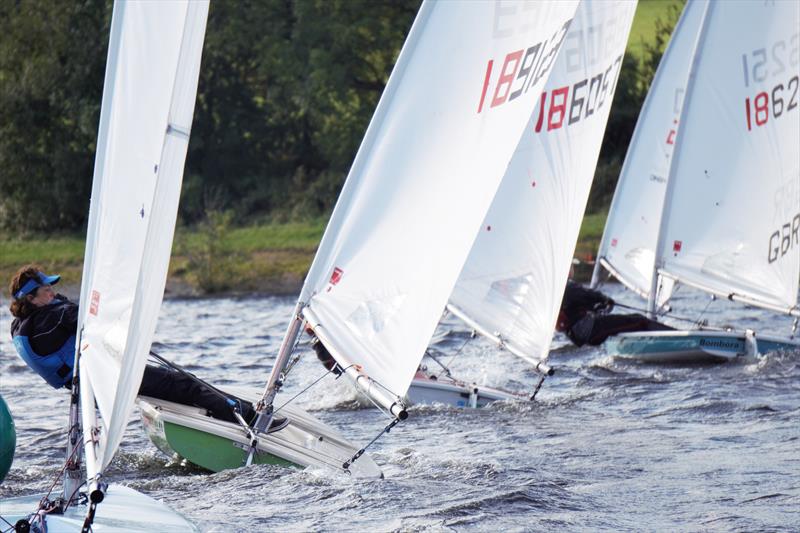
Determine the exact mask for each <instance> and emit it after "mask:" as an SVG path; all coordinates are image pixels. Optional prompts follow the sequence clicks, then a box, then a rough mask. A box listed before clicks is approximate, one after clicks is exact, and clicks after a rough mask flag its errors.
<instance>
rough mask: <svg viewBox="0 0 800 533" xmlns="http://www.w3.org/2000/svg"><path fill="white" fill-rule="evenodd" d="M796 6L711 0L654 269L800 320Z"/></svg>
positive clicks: (799, 10)
mask: <svg viewBox="0 0 800 533" xmlns="http://www.w3.org/2000/svg"><path fill="white" fill-rule="evenodd" d="M799 34H800V4H798V3H797V2H755V1H753V2H725V3H722V2H720V3H716V2H712V3H711V4H710V5H709V6H708V13H707V15H706V17H705V20H704V23H703V28H702V29H701V34H700V38H699V39H700V40H699V43H698V50H697V52H696V54H695V57H694V64H693V66H692V71H691V75H690V78H689V85H688V87H687V93H686V98H685V102H684V107H683V112H682V114H681V119H680V122H681V129H680V131H679V132H678V135H677V140H676V146H675V154H674V157H673V158H672V167H671V169H670V175H669V181H668V185H667V192H666V198H665V206H664V213H663V217H662V222H661V233H660V237H659V241H658V248H657V254H656V265H657V268H658V272H659V273H660V274H661V275H664V276H667V277H671V278H673V279H674V280H676V281H678V282H680V283H685V284H687V285H692V286H695V287H698V288H701V289H703V290H706V291H708V292H711V293H714V294H718V295H722V296H725V297H729V298H731V299H734V300H736V299H738V300H742V301H745V302H748V303H751V304H753V305H757V306H761V307H764V308H768V309H773V310H776V311H780V312H785V313H791V314H793V315H795V316H800V309H798V307H797V298H798V294H797V292H798V280H800V109H798V107H799V104H800V101H799V100H798V99H799V98H800V95H799V94H798V91H799V88H798V80H800V58H799V57H798V44H799V43H798V38H799V37H800V35H799Z"/></svg>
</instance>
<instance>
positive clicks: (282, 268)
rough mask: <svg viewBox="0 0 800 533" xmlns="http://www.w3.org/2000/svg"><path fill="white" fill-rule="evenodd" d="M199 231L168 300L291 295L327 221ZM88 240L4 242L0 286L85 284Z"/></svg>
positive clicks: (177, 262) (181, 245) (184, 236)
mask: <svg viewBox="0 0 800 533" xmlns="http://www.w3.org/2000/svg"><path fill="white" fill-rule="evenodd" d="M213 218H214V217H212V218H211V219H210V220H209V222H207V223H206V224H203V225H201V226H198V227H195V228H185V227H179V228H178V230H177V231H176V235H175V243H174V245H173V250H172V259H171V261H170V271H169V280H168V282H167V291H168V293H171V294H174V295H203V294H220V293H221V294H229V293H247V292H258V293H262V294H294V293H296V292H297V291H298V290H299V289H300V285H301V284H302V282H303V279H304V278H305V275H306V272H307V271H308V267H309V266H310V264H311V260H312V259H313V257H314V252H315V250H316V248H317V244H318V243H319V240H320V238H321V237H322V232H323V231H324V228H325V221H324V220H316V221H311V222H297V223H287V224H274V223H273V224H263V225H253V226H247V227H240V228H235V227H231V226H230V225H228V224H227V223H226V221H224V220H216V221H214V220H213ZM605 218H606V215H605V213H599V214H592V215H587V216H586V218H585V219H584V221H583V225H582V227H581V234H580V239H579V241H578V246H577V247H576V251H575V256H576V257H578V258H580V259H581V260H588V259H591V258H593V257H594V255H595V254H596V252H597V246H598V245H599V243H600V238H601V236H602V234H603V225H604V224H605ZM83 252H84V240H83V237H82V236H77V235H59V236H49V237H45V236H31V237H28V238H26V239H25V240H18V239H13V238H9V236H8V235H0V279H1V280H2V283H3V289H4V290H5V289H6V287H7V283H8V280H10V279H11V276H13V274H14V272H15V271H16V270H17V268H19V267H20V266H21V265H24V264H27V263H39V264H40V265H42V267H43V268H44V269H45V271H46V272H48V273H58V274H61V275H62V277H63V279H64V282H66V283H68V284H73V285H77V284H78V283H80V277H81V269H82V267H83Z"/></svg>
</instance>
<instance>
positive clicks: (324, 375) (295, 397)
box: [274, 363, 341, 413]
mask: <svg viewBox="0 0 800 533" xmlns="http://www.w3.org/2000/svg"><path fill="white" fill-rule="evenodd" d="M335 368H341V367H339V364H338V363H337V364H336V365H334V366H333V367H332V368H331V369H330V370H327V371H326V372H325V373H324V374H322V375H321V376H320V377H318V378H317V379H316V380H314V382H313V383H311V385H309V386H308V387H306V388H305V389H303V390H301V391H300V392H298V393H297V394H295V395H294V396H292V397H291V398H290V399H289V400H287V401H286V402H285V403H284V404H283V405H281V406H280V407H278V408H277V409H275V411H274V412H275V413H277V412H278V411H280V410H281V409H283V408H284V407H286V406H287V405H289V404H290V403H292V402H293V401H295V400H296V399H297V397H298V396H300V395H302V394H305V393H306V392H307V391H308V390H309V389H310V388H311V387H313V386H314V385H316V384H317V383H319V382H320V381H322V380H323V379H324V378H325V377H326V376H327V375H328V374H332V373H333V371H334V369H335ZM336 379H339V378H336Z"/></svg>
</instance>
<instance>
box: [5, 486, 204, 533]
mask: <svg viewBox="0 0 800 533" xmlns="http://www.w3.org/2000/svg"><path fill="white" fill-rule="evenodd" d="M41 498H42V496H41V495H38V496H21V497H18V498H9V499H7V500H3V501H0V516H2V517H3V518H4V519H5V520H6V521H8V522H10V523H11V524H15V523H16V522H17V521H18V520H21V519H24V518H28V516H29V515H30V514H31V513H32V512H33V511H35V510H36V509H37V507H38V505H39V500H40V499H41ZM86 511H87V506H86V504H85V503H84V504H77V505H74V506H72V507H70V508H69V509H67V511H66V512H65V513H64V514H48V515H46V518H45V520H46V522H45V523H46V526H47V529H46V531H47V532H48V533H67V532H70V533H71V532H75V531H80V530H81V527H82V526H83V521H84V518H85V517H86ZM3 529H5V528H3ZM32 531H33V529H32ZM92 531H94V532H96V533H101V532H103V533H106V532H108V533H125V532H137V531H141V532H147V533H152V532H153V531H159V532H163V533H173V532H174V533H178V532H181V533H184V532H190V531H199V530H198V529H197V527H195V525H194V524H192V523H191V522H189V521H188V520H187V519H186V518H185V517H183V516H182V515H181V514H179V513H177V512H176V511H174V510H172V509H171V508H170V507H169V506H167V505H166V504H165V503H163V502H160V501H158V500H155V499H153V498H151V497H150V496H146V495H144V494H142V493H140V492H136V491H135V490H133V489H131V488H128V487H124V486H122V485H110V486H109V487H108V489H107V491H106V496H105V498H104V499H103V501H102V502H100V503H99V504H97V508H96V512H95V517H94V523H93V525H92Z"/></svg>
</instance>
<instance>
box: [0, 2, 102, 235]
mask: <svg viewBox="0 0 800 533" xmlns="http://www.w3.org/2000/svg"><path fill="white" fill-rule="evenodd" d="M110 15H111V10H110V3H109V2H107V1H105V0H93V1H92V0H87V1H82V2H60V1H58V0H39V1H36V2H33V1H22V2H8V1H6V2H2V3H0V225H2V226H3V227H5V228H9V229H13V230H17V231H28V230H48V231H52V230H58V229H74V228H76V227H79V226H80V225H81V224H83V223H84V222H85V219H86V216H87V212H88V205H89V191H90V188H91V180H92V169H93V163H94V145H95V139H96V136H97V121H98V117H99V111H100V98H101V94H102V87H103V72H104V68H103V65H104V63H105V56H106V49H107V46H108V44H107V41H108V25H109V21H110Z"/></svg>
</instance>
